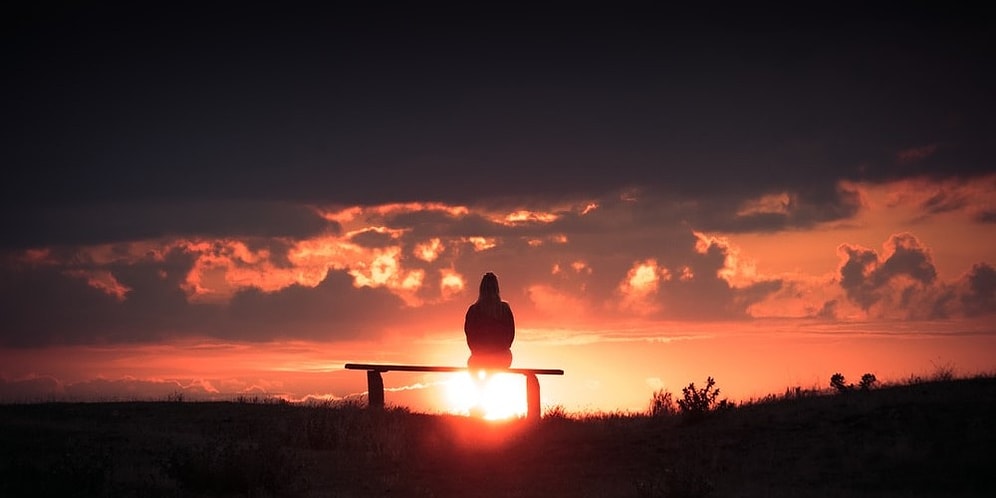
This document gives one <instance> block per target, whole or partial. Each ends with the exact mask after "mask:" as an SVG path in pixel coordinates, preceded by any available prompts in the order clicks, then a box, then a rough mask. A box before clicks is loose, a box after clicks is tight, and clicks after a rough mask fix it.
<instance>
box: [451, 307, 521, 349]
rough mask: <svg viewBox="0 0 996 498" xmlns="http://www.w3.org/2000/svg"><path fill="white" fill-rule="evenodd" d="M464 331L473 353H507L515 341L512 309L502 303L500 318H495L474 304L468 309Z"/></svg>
mask: <svg viewBox="0 0 996 498" xmlns="http://www.w3.org/2000/svg"><path fill="white" fill-rule="evenodd" d="M463 331H464V333H465V334H467V346H469V347H470V351H471V352H472V353H484V352H492V351H507V350H509V349H510V348H511V347H512V341H513V340H514V339H515V319H514V318H513V317H512V308H511V307H509V305H508V303H506V302H504V301H502V303H501V311H500V313H499V316H498V317H497V318H493V317H491V316H488V315H486V314H485V313H483V312H482V311H481V310H480V309H479V307H478V304H477V303H474V304H472V305H470V308H468V309H467V317H466V318H465V320H464V322H463Z"/></svg>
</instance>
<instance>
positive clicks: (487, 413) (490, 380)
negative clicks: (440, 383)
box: [446, 371, 526, 420]
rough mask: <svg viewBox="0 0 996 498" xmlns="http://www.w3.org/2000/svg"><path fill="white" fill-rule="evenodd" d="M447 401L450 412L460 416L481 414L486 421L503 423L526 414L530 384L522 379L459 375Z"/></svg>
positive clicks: (451, 384) (451, 383)
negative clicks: (478, 412)
mask: <svg viewBox="0 0 996 498" xmlns="http://www.w3.org/2000/svg"><path fill="white" fill-rule="evenodd" d="M446 397H447V402H448V403H449V407H450V408H449V409H450V412H451V413H455V414H459V415H470V414H471V413H472V411H476V410H481V411H482V412H483V414H484V418H485V419H487V420H501V419H507V418H512V417H521V416H524V415H525V414H526V384H525V380H524V378H523V377H522V376H521V375H515V374H508V373H497V374H492V375H490V376H489V375H487V374H485V372H483V371H480V372H475V373H474V376H473V377H471V374H470V373H469V372H460V373H456V374H453V377H451V378H450V379H449V381H448V382H447V388H446Z"/></svg>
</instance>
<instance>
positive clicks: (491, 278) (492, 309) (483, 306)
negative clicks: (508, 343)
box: [477, 272, 504, 320]
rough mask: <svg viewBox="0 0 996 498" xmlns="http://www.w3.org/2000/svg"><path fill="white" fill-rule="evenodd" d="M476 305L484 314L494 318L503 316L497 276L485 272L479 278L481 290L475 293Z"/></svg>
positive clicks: (498, 318) (497, 318)
mask: <svg viewBox="0 0 996 498" xmlns="http://www.w3.org/2000/svg"><path fill="white" fill-rule="evenodd" d="M477 307H478V309H479V310H480V311H481V313H483V314H484V315H487V316H489V317H491V318H494V319H496V320H500V319H501V318H502V316H503V314H504V313H503V312H502V311H503V310H502V303H501V293H500V292H499V291H498V277H497V276H495V274H494V273H491V272H487V273H485V274H484V277H483V278H481V290H480V293H479V294H478V295H477Z"/></svg>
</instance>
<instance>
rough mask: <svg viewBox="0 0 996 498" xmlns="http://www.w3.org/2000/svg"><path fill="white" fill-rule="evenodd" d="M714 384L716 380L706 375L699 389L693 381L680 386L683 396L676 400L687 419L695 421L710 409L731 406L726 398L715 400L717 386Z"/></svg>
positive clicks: (717, 392) (717, 390) (715, 409)
mask: <svg viewBox="0 0 996 498" xmlns="http://www.w3.org/2000/svg"><path fill="white" fill-rule="evenodd" d="M715 386H716V380H715V379H713V378H712V377H708V378H706V386H705V387H703V388H701V389H698V388H696V387H695V383H694V382H692V383H689V384H688V387H683V388H681V394H682V396H683V398H682V399H679V400H678V408H679V409H680V410H681V415H682V416H683V417H684V418H685V419H686V420H688V421H695V420H699V419H702V418H703V417H705V416H706V414H708V413H709V412H711V411H717V410H725V409H727V408H732V407H733V404H732V403H730V402H729V401H728V400H726V399H723V400H721V401H717V398H718V397H719V388H717V387H715Z"/></svg>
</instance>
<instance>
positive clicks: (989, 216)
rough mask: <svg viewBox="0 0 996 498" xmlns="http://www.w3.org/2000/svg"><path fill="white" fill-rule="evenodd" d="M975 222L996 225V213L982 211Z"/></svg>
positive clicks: (976, 216)
mask: <svg viewBox="0 0 996 498" xmlns="http://www.w3.org/2000/svg"><path fill="white" fill-rule="evenodd" d="M975 221H977V222H979V223H996V211H982V212H980V213H978V214H976V215H975Z"/></svg>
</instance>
